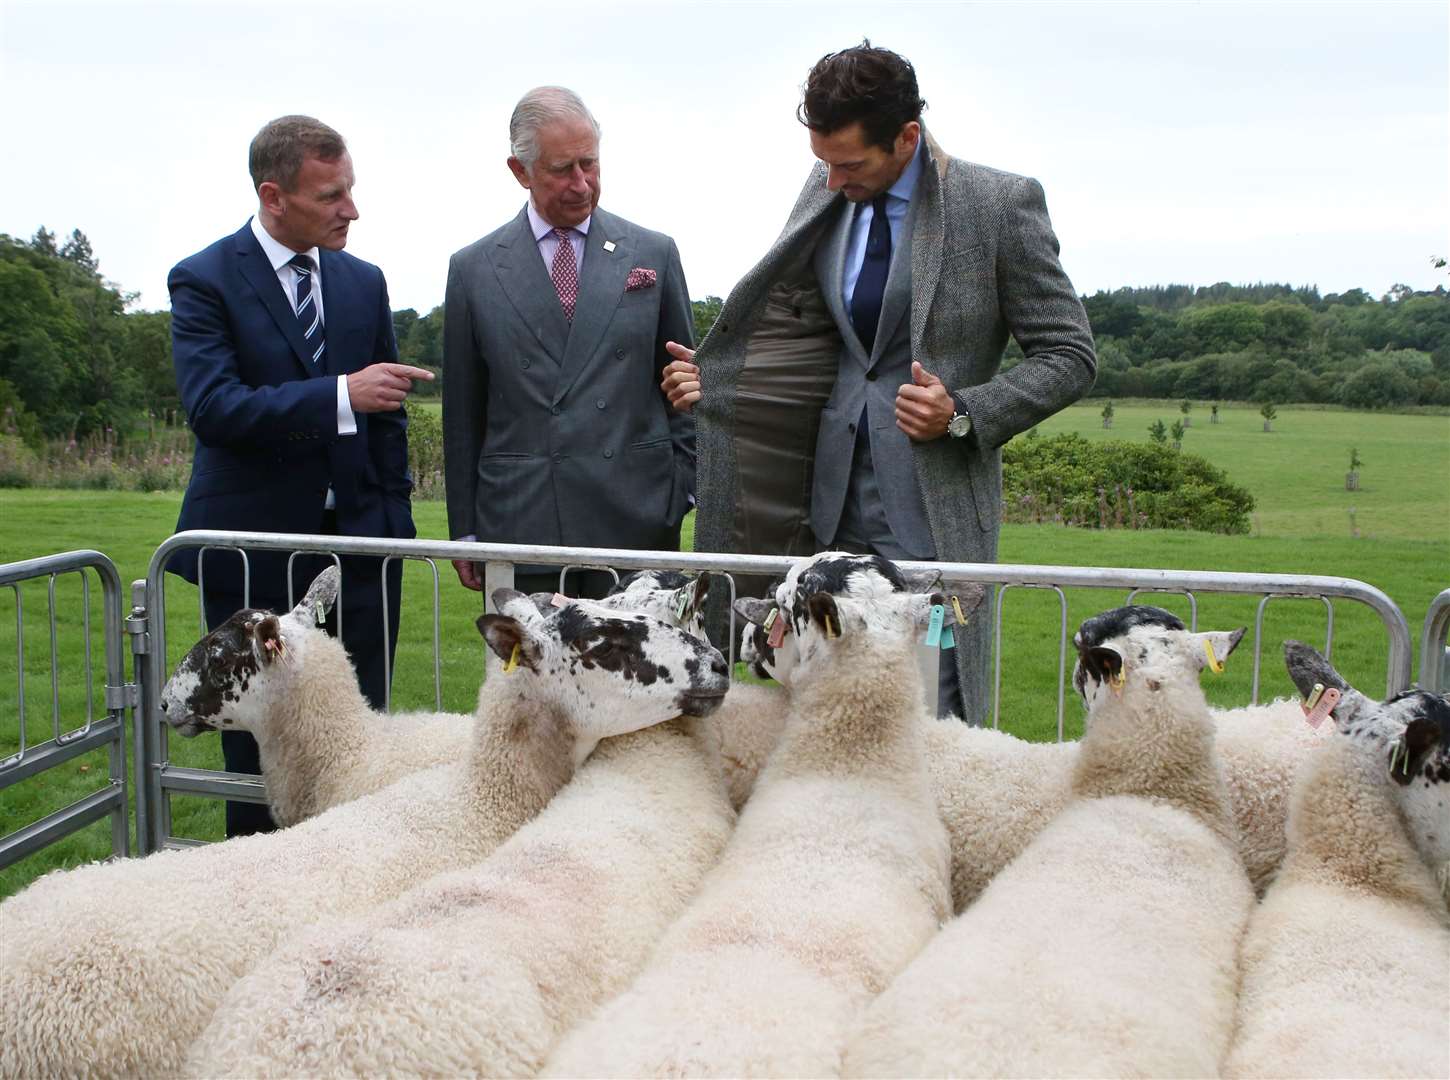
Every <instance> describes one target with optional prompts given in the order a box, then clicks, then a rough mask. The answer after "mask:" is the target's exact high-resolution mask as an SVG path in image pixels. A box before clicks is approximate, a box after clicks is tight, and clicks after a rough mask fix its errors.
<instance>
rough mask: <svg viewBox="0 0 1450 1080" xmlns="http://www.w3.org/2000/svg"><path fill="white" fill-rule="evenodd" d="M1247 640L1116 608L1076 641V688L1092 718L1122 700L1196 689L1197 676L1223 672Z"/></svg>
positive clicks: (1151, 610) (1149, 611) (1154, 612)
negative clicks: (1105, 706)
mask: <svg viewBox="0 0 1450 1080" xmlns="http://www.w3.org/2000/svg"><path fill="white" fill-rule="evenodd" d="M1243 636H1244V628H1243V627H1239V629H1237V630H1210V631H1206V632H1204V633H1194V632H1192V631H1189V630H1187V629H1186V628H1185V627H1184V625H1183V620H1182V619H1180V618H1179V617H1178V616H1177V615H1174V614H1173V613H1172V612H1170V611H1164V610H1163V609H1162V608H1157V607H1150V606H1148V605H1146V604H1134V605H1129V606H1128V607H1120V608H1113V609H1112V610H1111V611H1104V612H1102V613H1101V614H1099V615H1094V616H1093V617H1092V618H1090V619H1088V620H1087V621H1086V622H1084V623H1083V624H1082V626H1080V627H1079V628H1078V631H1077V633H1076V634H1074V635H1073V639H1072V643H1073V646H1074V648H1076V649H1077V662H1076V664H1075V665H1074V666H1073V672H1072V684H1073V686H1074V687H1075V688H1076V689H1077V692H1078V694H1079V695H1080V696H1081V697H1082V699H1083V702H1084V703H1085V704H1086V705H1087V708H1088V715H1089V718H1091V716H1092V714H1093V713H1094V712H1096V711H1097V709H1098V708H1099V707H1100V706H1101V705H1102V704H1104V703H1105V702H1107V701H1108V700H1110V699H1112V698H1115V697H1117V696H1119V695H1122V696H1124V697H1127V696H1129V695H1130V694H1131V695H1134V696H1136V695H1139V694H1147V693H1158V692H1161V691H1163V690H1165V689H1166V688H1168V687H1180V686H1186V685H1190V684H1191V685H1192V686H1193V687H1194V688H1195V689H1196V688H1197V686H1198V675H1199V673H1200V672H1201V671H1202V670H1203V669H1204V668H1205V667H1214V668H1219V667H1222V662H1223V661H1224V660H1225V659H1227V657H1228V656H1229V654H1230V653H1232V652H1233V651H1234V649H1235V648H1237V647H1238V643H1239V642H1240V641H1242V640H1243ZM1199 693H1200V694H1201V691H1199Z"/></svg>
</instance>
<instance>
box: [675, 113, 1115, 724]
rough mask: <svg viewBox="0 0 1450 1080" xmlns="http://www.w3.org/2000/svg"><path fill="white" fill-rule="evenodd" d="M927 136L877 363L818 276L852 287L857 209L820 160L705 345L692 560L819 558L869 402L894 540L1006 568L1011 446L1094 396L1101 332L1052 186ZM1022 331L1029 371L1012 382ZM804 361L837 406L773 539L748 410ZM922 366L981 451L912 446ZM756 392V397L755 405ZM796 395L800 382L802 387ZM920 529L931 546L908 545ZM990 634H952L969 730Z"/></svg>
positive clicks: (945, 444) (796, 477)
mask: <svg viewBox="0 0 1450 1080" xmlns="http://www.w3.org/2000/svg"><path fill="white" fill-rule="evenodd" d="M923 136H924V138H925V139H926V159H925V162H924V167H923V170H922V173H921V177H920V179H919V180H918V183H917V186H916V188H915V190H914V193H913V196H912V203H911V209H910V211H909V221H908V226H909V227H908V228H904V229H903V232H904V233H905V234H907V236H909V249H908V248H907V247H906V246H905V245H898V250H897V255H896V256H894V257H893V263H892V268H891V274H890V276H889V277H888V280H887V285H886V293H885V295H884V296H883V303H882V314H881V323H880V328H879V330H878V333H877V344H876V347H875V348H874V349H873V351H872V353H871V355H869V356H868V355H866V353H865V351H864V350H863V349H862V347H861V345H860V342H859V341H858V340H857V339H856V338H855V336H854V333H853V332H852V331H851V330H850V322H849V319H848V318H847V317H846V313H845V311H844V309H843V307H842V301H841V298H840V296H839V292H840V278H839V276H832V277H830V279H829V280H823V276H824V275H825V274H827V273H829V274H831V275H837V274H839V267H840V264H841V260H842V259H843V257H844V253H843V250H834V249H833V245H836V246H838V247H840V248H842V249H843V248H844V244H845V240H844V236H843V234H844V232H845V228H846V226H845V221H844V216H845V215H849V214H850V212H851V206H850V205H849V204H848V203H847V201H846V200H845V198H844V197H843V196H841V195H839V194H836V193H833V192H831V191H829V190H827V188H826V183H825V180H826V169H825V166H824V165H821V164H818V165H817V166H816V167H815V168H814V169H813V170H812V172H811V175H810V178H809V179H808V180H807V182H806V185H805V187H804V188H803V189H802V191H801V194H800V196H799V197H798V198H797V200H796V204H795V207H794V209H793V210H792V211H791V214H790V217H789V219H788V220H787V222H786V225H785V229H784V230H783V231H782V232H781V235H780V237H779V238H778V239H777V240H776V242H775V244H774V246H773V247H772V248H771V249H770V251H769V252H768V253H767V254H766V256H765V257H764V258H763V259H762V260H761V261H760V262H759V263H758V264H757V265H756V266H755V267H754V268H753V269H752V270H750V271H749V272H748V273H747V274H746V275H745V277H744V278H742V279H741V280H740V282H739V283H738V284H737V285H736V286H735V288H734V290H732V292H731V294H730V296H729V298H728V299H727V300H726V301H725V304H724V307H723V308H722V309H721V312H720V317H719V319H718V320H717V321H716V323H715V326H714V327H713V328H712V329H711V331H710V333H709V334H708V335H706V337H705V340H704V342H703V343H702V344H701V347H700V350H699V352H698V354H697V355H696V362H697V363H698V364H699V367H700V379H701V391H702V394H701V400H700V402H699V403H698V404H697V406H696V408H695V415H696V418H697V420H698V424H699V427H698V438H699V450H700V471H699V479H698V492H697V498H698V500H699V517H698V521H697V524H696V531H695V546H696V549H697V550H700V551H736V550H741V547H740V545H741V544H742V542H743V541H745V540H748V542H749V544H750V545H751V546H752V549H753V550H755V551H757V552H762V553H786V554H803V553H806V550H805V549H806V547H807V546H808V545H810V544H812V543H814V540H813V539H812V537H813V536H814V532H813V530H812V529H811V528H806V527H803V526H804V524H805V523H810V524H811V525H814V526H815V527H817V528H819V529H830V528H833V527H834V525H835V523H836V520H837V519H838V518H839V514H840V511H839V507H837V506H833V505H827V506H811V505H809V504H810V503H811V502H812V495H813V494H814V495H815V496H816V499H817V501H820V500H821V499H823V498H825V497H826V496H827V495H829V496H830V497H831V498H838V497H839V492H840V490H841V488H842V485H843V484H844V482H845V480H846V476H847V474H848V473H849V470H850V465H851V439H852V438H854V429H853V428H852V427H851V425H854V424H855V423H856V422H857V421H858V420H859V418H860V416H861V406H862V403H863V402H864V404H865V406H866V411H867V416H868V423H869V424H870V426H871V444H870V445H871V452H872V457H873V461H874V465H875V470H876V474H877V479H878V481H879V484H880V487H881V496H882V502H883V504H884V505H885V509H886V511H887V514H888V517H889V519H890V521H891V525H892V527H893V531H897V532H900V533H903V534H904V535H899V536H898V540H899V541H901V542H903V543H904V544H907V545H910V544H912V543H914V542H916V541H918V540H921V541H926V542H928V543H929V547H930V550H931V551H932V552H933V553H934V555H935V557H936V558H937V559H940V560H944V561H950V562H991V561H994V560H995V559H996V555H997V533H998V530H999V528H1000V524H1001V514H1002V511H1001V497H1002V494H1001V493H1002V459H1001V447H1002V445H1003V444H1004V443H1005V442H1007V441H1008V440H1009V439H1010V438H1011V437H1012V436H1013V435H1016V434H1017V433H1019V432H1021V431H1024V430H1026V429H1027V428H1029V427H1031V426H1032V425H1033V424H1035V423H1037V422H1038V421H1040V420H1042V419H1044V418H1045V417H1047V416H1049V415H1051V414H1052V413H1054V412H1056V411H1058V410H1059V409H1061V408H1063V407H1064V406H1066V405H1068V404H1070V403H1071V402H1073V401H1075V400H1077V399H1078V398H1079V397H1081V396H1082V395H1083V394H1084V393H1085V392H1086V391H1087V390H1088V389H1089V388H1090V387H1091V386H1092V381H1093V377H1094V374H1095V370H1096V360H1095V357H1094V353H1093V342H1092V334H1091V331H1090V330H1089V328H1088V321H1087V315H1086V313H1085V311H1084V310H1083V306H1082V303H1081V301H1080V300H1079V299H1078V297H1077V294H1076V293H1075V292H1074V290H1073V287H1072V283H1071V282H1070V281H1069V280H1068V278H1067V275H1066V274H1065V273H1064V272H1063V269H1062V266H1061V264H1060V263H1059V261H1058V257H1057V255H1058V244H1057V238H1056V237H1055V236H1054V234H1053V232H1052V225H1051V222H1050V221H1049V219H1048V215H1047V207H1046V202H1045V200H1044V198H1043V194H1042V188H1041V186H1040V185H1039V184H1038V183H1037V182H1036V181H1035V180H1031V179H1028V178H1026V177H1022V176H1014V175H1012V174H1011V173H1005V172H1000V171H998V170H996V169H989V168H986V167H984V166H981V165H974V164H972V163H970V162H966V161H961V160H958V159H955V158H951V157H948V156H947V155H946V154H945V153H943V152H942V150H941V148H940V147H939V146H937V145H936V143H935V142H934V141H933V140H932V139H931V137H930V136H929V135H926V134H925V131H923ZM908 271H909V273H908ZM822 312H824V313H825V317H821V313H822ZM1009 335H1010V336H1011V337H1013V338H1015V339H1016V341H1017V343H1018V344H1019V345H1020V346H1021V348H1022V351H1023V353H1024V354H1025V357H1026V359H1025V360H1024V361H1023V362H1022V363H1020V364H1018V365H1017V366H1016V367H1014V368H1012V369H1011V370H1009V371H1001V370H1000V367H1001V362H1002V354H1003V350H1004V349H1005V347H1006V344H1007V339H1008V336H1009ZM792 350H794V351H795V352H796V353H797V354H799V355H805V354H810V355H813V356H815V357H817V358H818V363H820V364H822V365H827V366H830V365H834V366H835V367H836V371H835V379H834V382H833V383H832V384H831V393H830V395H829V396H827V397H825V398H824V399H823V398H822V397H821V395H819V394H817V395H815V396H811V395H809V394H806V395H801V396H800V397H799V407H798V408H796V409H795V410H794V414H793V415H794V418H795V420H794V422H795V424H796V425H797V426H798V429H799V430H798V431H797V432H796V435H797V437H798V438H799V439H800V444H801V445H803V446H808V447H812V448H814V449H813V450H811V451H807V452H806V453H804V454H801V455H799V460H798V461H797V462H796V463H795V472H794V473H793V474H792V475H791V476H789V477H786V478H784V479H782V478H781V473H782V471H783V466H782V464H781V463H780V462H776V463H775V465H774V467H773V468H772V470H771V473H770V477H771V481H772V483H773V484H774V487H773V488H772V506H771V513H770V514H769V515H768V518H769V522H768V524H769V527H767V523H764V522H762V521H761V520H759V515H753V513H752V509H751V500H752V491H751V487H750V485H751V478H752V477H754V476H756V475H759V474H760V470H759V469H758V468H757V467H756V465H755V463H754V457H755V456H756V454H757V452H758V444H759V443H760V441H761V440H760V438H759V427H758V425H757V424H755V423H754V422H753V420H752V413H753V411H754V410H755V408H756V405H755V403H756V402H757V401H759V400H772V401H775V402H779V401H780V400H781V399H782V398H783V397H784V396H786V395H788V394H789V393H790V392H791V391H790V390H788V389H787V390H782V391H781V392H775V391H774V390H773V389H772V388H771V387H770V386H769V385H768V383H769V371H771V370H776V368H772V366H771V365H772V364H773V360H772V358H773V357H776V356H779V355H782V354H784V353H789V352H791V351H792ZM913 359H915V360H919V361H920V362H921V363H922V365H923V366H924V367H925V368H926V369H927V370H928V371H930V372H931V373H933V374H935V375H937V376H938V377H940V378H941V380H942V382H943V383H944V384H945V385H946V387H947V388H948V389H949V390H951V391H952V393H953V396H954V397H955V398H956V400H957V402H958V404H959V406H960V407H961V408H963V409H964V410H966V411H967V412H969V413H970V414H971V417H972V422H973V434H972V436H971V437H970V438H968V439H960V440H959V439H952V438H949V437H945V436H943V437H942V438H939V439H935V440H931V441H928V442H914V441H911V440H908V439H907V438H906V437H905V435H903V434H901V433H900V432H899V430H898V429H896V428H895V419H894V401H895V397H896V389H897V387H898V386H899V385H900V384H901V383H902V382H906V381H909V379H910V375H909V372H910V361H911V360H913ZM903 371H905V372H906V375H905V377H902V372H903ZM747 385H748V386H749V387H750V388H751V390H750V393H749V394H748V395H745V394H742V393H741V391H740V388H741V387H742V386H747ZM799 385H800V381H799V379H797V380H796V382H795V383H793V384H792V386H799ZM742 478H744V483H742ZM790 492H797V493H798V498H797V499H796V500H795V506H794V508H793V512H787V510H786V509H785V508H784V507H783V506H782V499H783V498H784V497H786V495H787V494H788V493H790ZM919 525H924V527H925V530H924V531H925V536H922V537H917V536H914V535H912V533H913V530H914V528H916V527H919ZM828 539H829V538H827V537H822V540H828ZM989 624H990V619H989V618H988V617H987V613H986V610H985V609H983V610H982V611H981V612H979V614H978V616H977V617H976V618H974V619H973V620H972V625H971V627H970V628H969V629H968V631H967V632H966V633H958V635H957V642H958V647H957V649H956V650H955V657H956V661H957V667H958V672H959V675H960V678H961V687H962V695H963V700H964V706H965V712H966V714H967V716H968V717H969V718H980V717H981V716H982V715H983V714H984V711H985V704H986V702H987V701H988V700H989V699H990V695H989V694H988V692H987V686H986V662H987V656H988V650H989V644H990V643H989V634H988V627H989Z"/></svg>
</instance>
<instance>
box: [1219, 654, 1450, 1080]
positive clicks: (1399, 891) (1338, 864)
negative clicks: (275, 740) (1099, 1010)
mask: <svg viewBox="0 0 1450 1080" xmlns="http://www.w3.org/2000/svg"><path fill="white" fill-rule="evenodd" d="M1285 651H1286V654H1287V655H1288V660H1289V670H1290V673H1291V674H1292V675H1293V676H1294V681H1295V684H1296V685H1297V686H1298V687H1299V688H1300V690H1301V692H1303V693H1305V694H1306V695H1307V694H1309V693H1310V692H1311V690H1312V688H1313V685H1314V684H1315V683H1319V684H1320V685H1321V686H1323V687H1332V688H1334V689H1337V690H1339V691H1341V692H1342V693H1343V695H1344V696H1343V698H1342V699H1341V700H1340V702H1339V704H1338V706H1337V707H1336V708H1335V709H1334V711H1333V713H1332V715H1333V717H1334V720H1335V723H1336V725H1337V728H1338V733H1337V734H1335V735H1334V736H1332V737H1330V738H1328V739H1326V740H1325V742H1324V745H1322V746H1321V747H1319V748H1318V750H1317V751H1316V752H1315V754H1314V755H1313V757H1312V758H1311V760H1310V762H1309V764H1308V765H1307V766H1306V768H1305V769H1304V771H1303V773H1302V775H1301V776H1300V778H1299V781H1298V784H1297V785H1296V787H1295V789H1294V796H1293V803H1292V807H1291V810H1290V815H1289V850H1288V854H1287V856H1286V857H1285V859H1284V866H1283V869H1282V870H1281V871H1280V873H1279V876H1278V878H1277V879H1276V880H1275V881H1274V884H1273V885H1272V886H1271V887H1270V888H1269V891H1268V895H1267V896H1265V897H1264V900H1263V903H1262V904H1260V905H1259V908H1258V910H1257V911H1256V912H1255V913H1254V916H1253V918H1252V920H1251V921H1250V923H1249V929H1248V934H1247V936H1246V938H1245V941H1244V948H1243V969H1244V970H1243V981H1242V986H1241V990H1240V994H1239V1008H1238V1031H1237V1034H1236V1037H1235V1041H1234V1045H1233V1048H1232V1050H1231V1051H1230V1053H1229V1056H1228V1060H1227V1062H1226V1063H1225V1066H1224V1073H1225V1075H1227V1076H1235V1077H1267V1076H1365V1077H1368V1076H1377V1077H1378V1076H1441V1077H1443V1076H1446V1075H1450V913H1447V910H1446V903H1447V891H1446V889H1445V887H1446V885H1447V884H1450V703H1447V702H1446V700H1445V699H1444V698H1441V697H1438V696H1437V695H1435V694H1431V693H1427V692H1425V691H1419V690H1412V691H1407V692H1405V693H1403V694H1400V695H1398V696H1396V697H1394V698H1392V699H1391V700H1389V701H1387V702H1385V703H1383V704H1380V703H1377V702H1374V701H1371V700H1370V699H1368V698H1366V697H1364V695H1362V694H1360V693H1358V692H1357V691H1355V690H1353V689H1352V688H1350V687H1349V686H1348V685H1347V684H1346V683H1345V682H1344V680H1343V679H1342V678H1341V677H1340V676H1339V674H1338V673H1337V672H1335V671H1334V669H1333V668H1332V667H1330V665H1329V664H1328V663H1327V662H1326V661H1325V660H1324V659H1323V658H1322V657H1320V656H1319V655H1318V654H1317V653H1315V652H1314V650H1313V649H1311V648H1309V647H1308V646H1306V645H1300V644H1299V643H1297V642H1291V643H1289V644H1288V645H1286V648H1285ZM1437 877H1438V882H1437Z"/></svg>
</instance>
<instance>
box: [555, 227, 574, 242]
mask: <svg viewBox="0 0 1450 1080" xmlns="http://www.w3.org/2000/svg"><path fill="white" fill-rule="evenodd" d="M573 231H574V230H573V229H555V230H554V235H555V236H557V237H558V238H559V239H560V240H561V241H562V242H564V243H568V242H569V234H570V233H572V232H573Z"/></svg>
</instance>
